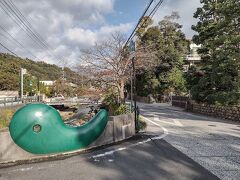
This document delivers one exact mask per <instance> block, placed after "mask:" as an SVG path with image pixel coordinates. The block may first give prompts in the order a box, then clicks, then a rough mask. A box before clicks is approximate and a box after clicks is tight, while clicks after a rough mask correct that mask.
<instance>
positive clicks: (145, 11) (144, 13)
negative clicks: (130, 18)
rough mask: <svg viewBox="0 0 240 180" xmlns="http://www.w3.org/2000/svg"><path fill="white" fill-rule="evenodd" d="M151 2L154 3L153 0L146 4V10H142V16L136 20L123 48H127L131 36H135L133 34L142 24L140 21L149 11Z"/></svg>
mask: <svg viewBox="0 0 240 180" xmlns="http://www.w3.org/2000/svg"><path fill="white" fill-rule="evenodd" d="M153 2H154V0H151V1H150V3H149V4H148V6H147V7H146V9H145V10H144V12H143V14H142V16H141V17H140V19H139V20H138V23H137V25H136V26H135V28H134V30H133V32H132V33H131V35H130V36H129V38H128V40H127V42H126V43H125V45H124V48H125V47H126V46H127V44H128V43H129V42H130V40H131V39H132V38H133V36H134V34H135V32H136V30H137V28H138V26H139V24H140V23H141V22H142V19H143V18H144V16H145V15H146V13H147V11H148V10H149V8H150V7H151V5H152V3H153ZM124 48H123V49H124Z"/></svg>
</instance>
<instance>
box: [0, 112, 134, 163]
mask: <svg viewBox="0 0 240 180" xmlns="http://www.w3.org/2000/svg"><path fill="white" fill-rule="evenodd" d="M134 135H135V122H134V114H126V115H120V116H110V117H109V121H108V124H107V126H106V128H105V130H104V132H103V133H102V135H101V136H100V137H99V138H98V139H97V140H96V141H95V142H93V143H92V144H90V145H89V146H88V147H86V149H89V148H93V147H98V146H103V145H107V144H111V143H114V142H119V141H122V140H124V139H127V138H130V137H132V136H134ZM86 149H80V150H77V151H73V152H66V153H59V154H51V155H35V154H31V153H29V152H26V151H25V150H23V149H21V148H20V147H19V146H17V145H16V144H15V143H14V142H13V140H12V138H11V136H10V133H9V131H8V130H6V131H3V132H0V165H1V164H7V163H16V162H17V161H20V162H24V161H26V160H31V159H32V160H34V161H37V159H40V160H42V159H45V158H48V157H49V158H53V157H59V156H64V155H69V154H74V153H78V152H81V151H84V150H86Z"/></svg>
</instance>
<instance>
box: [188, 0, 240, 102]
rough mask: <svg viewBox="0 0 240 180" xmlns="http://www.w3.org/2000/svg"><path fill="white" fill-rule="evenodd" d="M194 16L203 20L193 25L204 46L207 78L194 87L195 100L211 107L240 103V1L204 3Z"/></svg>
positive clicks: (203, 78) (198, 42) (205, 75)
mask: <svg viewBox="0 0 240 180" xmlns="http://www.w3.org/2000/svg"><path fill="white" fill-rule="evenodd" d="M201 3H202V4H203V6H202V7H201V8H198V9H197V11H196V13H195V14H194V17H195V18H198V19H199V22H198V23H197V25H195V26H193V27H192V29H193V30H195V31H196V32H197V33H198V35H195V36H194V37H193V41H194V42H195V43H196V44H202V47H201V48H200V50H199V53H200V55H201V57H202V70H203V72H204V75H203V76H202V77H201V79H200V80H199V83H198V84H197V85H196V86H194V87H193V88H192V95H193V98H194V99H195V100H197V101H200V102H207V103H210V104H226V105H227V104H238V103H240V60H239V57H240V25H239V22H240V16H239V14H240V1H239V0H202V1H201Z"/></svg>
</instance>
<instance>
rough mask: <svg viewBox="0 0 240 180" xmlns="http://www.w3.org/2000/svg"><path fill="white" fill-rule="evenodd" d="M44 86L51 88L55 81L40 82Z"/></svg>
mask: <svg viewBox="0 0 240 180" xmlns="http://www.w3.org/2000/svg"><path fill="white" fill-rule="evenodd" d="M40 83H42V84H43V85H44V86H53V85H54V83H55V81H40Z"/></svg>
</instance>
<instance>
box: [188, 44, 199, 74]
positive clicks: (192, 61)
mask: <svg viewBox="0 0 240 180" xmlns="http://www.w3.org/2000/svg"><path fill="white" fill-rule="evenodd" d="M199 48H201V45H197V44H194V43H193V42H191V43H190V54H188V55H186V57H185V59H184V61H185V65H184V70H185V71H188V69H189V68H190V67H191V66H194V65H195V66H197V65H198V64H200V62H201V56H200V55H199V54H198V52H197V51H198V49H199Z"/></svg>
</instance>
